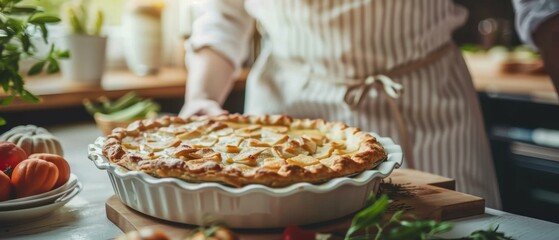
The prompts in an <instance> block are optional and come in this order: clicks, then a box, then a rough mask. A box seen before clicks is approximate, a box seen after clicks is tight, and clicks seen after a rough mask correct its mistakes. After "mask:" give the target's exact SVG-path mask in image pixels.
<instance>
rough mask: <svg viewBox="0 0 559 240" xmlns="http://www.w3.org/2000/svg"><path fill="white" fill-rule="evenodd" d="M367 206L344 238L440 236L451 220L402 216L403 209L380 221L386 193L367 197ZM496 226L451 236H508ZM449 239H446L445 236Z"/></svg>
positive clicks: (499, 239) (471, 239)
mask: <svg viewBox="0 0 559 240" xmlns="http://www.w3.org/2000/svg"><path fill="white" fill-rule="evenodd" d="M369 202H370V204H368V207H366V208H364V209H363V210H361V211H359V212H358V213H357V214H356V215H355V216H354V217H353V219H352V222H351V226H350V228H349V230H348V231H347V233H346V236H345V240H358V239H375V240H379V239H383V240H408V239H421V240H424V239H425V240H428V239H443V238H439V237H437V235H438V234H440V233H444V232H448V231H450V230H451V229H452V223H449V222H437V221H434V220H413V221H410V220H402V217H403V216H404V210H400V211H397V212H395V213H394V214H392V216H391V217H390V219H389V220H388V221H385V222H383V221H381V220H382V219H383V218H384V215H385V213H386V211H387V210H388V206H389V203H390V200H389V199H388V197H387V196H386V195H382V196H381V197H380V198H378V199H376V198H374V197H371V198H370V199H369ZM372 228H375V230H376V232H375V233H374V234H373V233H370V229H372ZM361 230H364V231H365V235H360V236H355V235H356V233H358V232H359V231H361ZM497 230H498V227H495V228H493V229H489V230H478V231H475V232H473V233H471V234H470V235H469V236H466V237H462V238H456V239H455V240H482V239H483V240H490V239H492V240H511V239H512V238H511V237H507V236H506V235H505V234H504V233H502V232H498V231H497ZM447 240H449V239H447Z"/></svg>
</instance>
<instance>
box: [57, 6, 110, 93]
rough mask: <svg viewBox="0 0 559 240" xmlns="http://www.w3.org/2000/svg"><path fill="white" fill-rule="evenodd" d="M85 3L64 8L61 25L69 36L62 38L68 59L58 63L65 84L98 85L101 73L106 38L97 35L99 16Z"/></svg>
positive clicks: (103, 66) (99, 29)
mask: <svg viewBox="0 0 559 240" xmlns="http://www.w3.org/2000/svg"><path fill="white" fill-rule="evenodd" d="M89 5H90V4H89V1H81V0H79V1H71V2H69V3H67V4H65V5H64V7H63V8H62V9H63V12H62V16H63V21H64V22H65V24H66V25H67V28H68V29H70V33H69V34H68V35H66V36H64V38H63V44H64V46H65V47H66V48H67V49H68V50H69V51H70V52H71V53H72V57H71V58H70V59H68V60H66V61H62V75H63V77H64V79H66V80H69V81H77V82H82V83H86V84H91V85H100V84H101V79H102V77H103V72H104V71H105V51H106V46H107V38H106V37H104V36H102V35H101V28H102V26H103V21H104V20H103V12H101V10H99V9H94V8H91V6H89Z"/></svg>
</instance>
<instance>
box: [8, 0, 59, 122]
mask: <svg viewBox="0 0 559 240" xmlns="http://www.w3.org/2000/svg"><path fill="white" fill-rule="evenodd" d="M21 1H22V0H2V1H0V85H1V86H2V91H4V94H2V95H0V104H1V105H2V106H5V105H8V104H10V103H11V102H12V101H13V100H14V99H15V98H21V99H23V100H24V101H28V102H39V100H40V99H39V98H38V97H37V96H35V95H33V94H32V93H31V92H29V91H28V90H27V89H26V88H25V81H24V78H23V76H22V74H21V72H20V62H21V61H22V60H24V59H29V58H35V59H37V60H38V61H36V62H35V64H33V66H31V68H30V69H29V71H28V75H35V74H38V73H40V72H42V71H43V69H45V67H46V70H47V72H48V73H53V72H57V71H58V70H59V64H58V60H57V59H59V58H67V57H68V56H69V53H68V51H60V50H57V49H55V48H54V45H51V47H50V51H49V52H48V54H47V56H45V57H44V58H43V57H41V58H38V57H37V56H35V55H36V54H37V49H36V47H35V46H34V44H33V41H31V37H32V36H33V35H35V34H40V35H41V38H42V40H43V41H44V42H45V43H46V44H48V43H49V42H48V30H47V27H46V25H47V24H48V23H55V22H59V21H60V19H59V18H58V17H56V16H52V15H48V14H45V13H44V12H43V11H42V10H41V9H39V8H37V7H34V6H25V5H22V4H21ZM4 124H5V120H4V119H3V118H0V125H4Z"/></svg>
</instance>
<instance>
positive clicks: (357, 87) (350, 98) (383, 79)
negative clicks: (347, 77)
mask: <svg viewBox="0 0 559 240" xmlns="http://www.w3.org/2000/svg"><path fill="white" fill-rule="evenodd" d="M374 84H380V85H382V88H383V90H384V92H385V93H386V94H387V95H388V96H390V97H391V98H394V99H397V98H399V97H400V93H401V92H402V89H403V86H402V84H399V83H396V82H394V81H392V79H391V78H389V77H388V76H386V75H374V76H369V77H367V78H366V79H365V81H363V82H361V83H357V84H352V85H349V86H348V87H347V91H346V93H345V96H344V101H345V103H346V104H347V105H348V106H349V107H350V108H351V109H357V108H358V107H359V105H360V104H361V102H362V101H363V99H365V97H366V96H367V93H368V92H369V90H370V89H371V87H373V86H374Z"/></svg>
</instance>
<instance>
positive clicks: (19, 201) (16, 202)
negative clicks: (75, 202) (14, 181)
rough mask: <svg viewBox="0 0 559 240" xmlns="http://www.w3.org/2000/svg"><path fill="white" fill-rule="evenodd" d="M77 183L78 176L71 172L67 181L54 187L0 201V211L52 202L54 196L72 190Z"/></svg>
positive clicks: (56, 196)
mask: <svg viewBox="0 0 559 240" xmlns="http://www.w3.org/2000/svg"><path fill="white" fill-rule="evenodd" d="M77 184H78V177H77V176H76V175H74V174H73V173H72V174H70V178H69V179H68V181H67V182H66V183H65V184H63V185H62V186H60V187H58V188H56V189H53V190H50V191H48V192H44V193H41V194H36V195H32V196H28V197H24V198H16V199H11V200H8V201H3V202H0V211H7V210H17V209H23V208H31V207H37V206H41V205H45V204H50V203H52V202H54V200H55V199H56V198H58V197H60V196H62V195H64V194H67V193H68V192H70V191H72V190H73V189H74V188H76V185H77Z"/></svg>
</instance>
